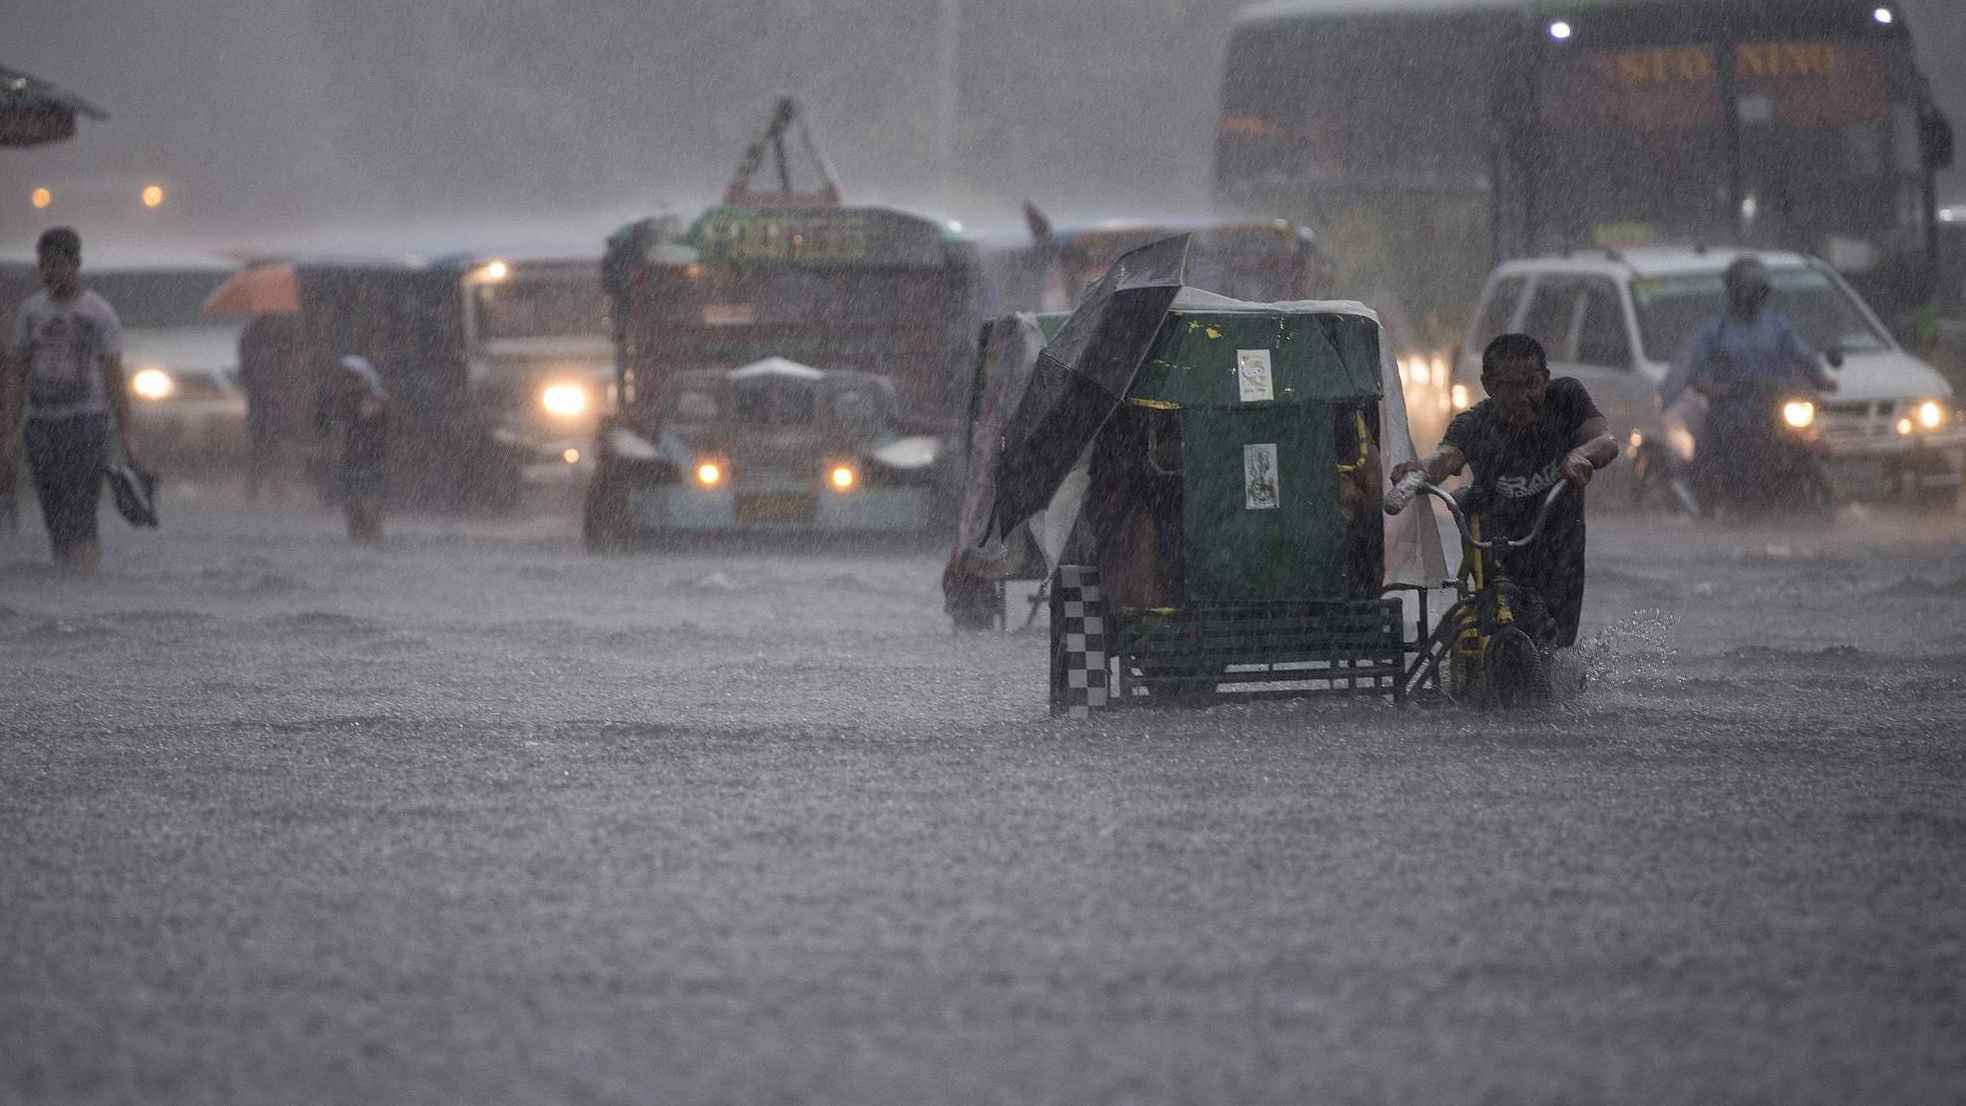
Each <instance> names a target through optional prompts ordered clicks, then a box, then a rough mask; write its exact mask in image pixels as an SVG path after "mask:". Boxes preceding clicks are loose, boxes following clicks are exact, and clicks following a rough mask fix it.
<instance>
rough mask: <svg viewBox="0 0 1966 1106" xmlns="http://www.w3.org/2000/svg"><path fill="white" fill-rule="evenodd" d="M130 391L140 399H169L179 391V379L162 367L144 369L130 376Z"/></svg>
mask: <svg viewBox="0 0 1966 1106" xmlns="http://www.w3.org/2000/svg"><path fill="white" fill-rule="evenodd" d="M130 391H132V392H135V393H136V394H137V398H139V399H148V400H159V399H169V398H171V395H172V394H173V393H174V392H176V391H177V381H175V380H172V379H171V374H170V373H167V372H165V371H164V370H162V369H143V370H140V371H139V372H138V373H137V374H136V375H135V376H133V377H131V378H130Z"/></svg>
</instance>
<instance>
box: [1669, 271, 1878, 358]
mask: <svg viewBox="0 0 1966 1106" xmlns="http://www.w3.org/2000/svg"><path fill="white" fill-rule="evenodd" d="M1769 283H1770V284H1771V285H1772V286H1773V288H1774V293H1773V295H1771V296H1770V297H1769V300H1768V309H1769V310H1771V311H1778V312H1781V313H1782V314H1783V315H1786V316H1788V319H1789V321H1790V322H1791V323H1794V324H1795V328H1796V330H1798V331H1800V332H1801V334H1802V338H1803V340H1804V341H1806V342H1808V343H1809V346H1810V348H1811V349H1814V350H1816V351H1818V352H1826V351H1828V350H1829V349H1831V348H1832V347H1834V348H1838V349H1841V350H1843V351H1844V352H1845V353H1876V352H1880V351H1882V350H1885V349H1889V348H1890V347H1889V345H1888V344H1887V342H1886V341H1885V338H1884V336H1883V335H1882V334H1879V333H1878V332H1877V329H1876V328H1875V327H1873V326H1872V325H1871V324H1870V321H1869V320H1868V319H1866V318H1865V317H1864V313H1863V311H1862V310H1861V309H1860V308H1859V307H1858V306H1857V304H1856V302H1855V301H1853V300H1852V299H1851V298H1850V294H1849V293H1848V292H1847V291H1845V290H1844V289H1843V287H1842V286H1841V285H1839V284H1837V283H1836V282H1835V281H1833V280H1831V279H1830V278H1829V276H1828V275H1827V274H1825V273H1822V272H1820V271H1818V270H1816V269H1802V268H1775V269H1772V270H1771V271H1770V272H1769ZM1632 302H1633V303H1634V304H1635V305H1636V306H1637V308H1638V332H1639V337H1640V339H1641V340H1642V341H1643V342H1644V344H1645V356H1646V357H1647V358H1648V359H1650V360H1653V361H1660V362H1670V361H1673V360H1675V359H1677V358H1678V357H1680V356H1681V355H1682V354H1683V353H1684V352H1685V350H1686V348H1687V346H1688V345H1689V344H1690V343H1691V342H1692V341H1693V335H1694V333H1695V332H1697V331H1698V330H1699V329H1700V327H1701V326H1702V325H1704V324H1705V323H1707V322H1708V321H1710V320H1712V319H1715V318H1718V317H1719V316H1720V314H1721V313H1722V312H1723V311H1725V310H1726V309H1727V292H1726V289H1725V287H1724V283H1723V276H1722V274H1721V272H1720V271H1718V270H1715V271H1713V272H1705V273H1687V274H1683V275H1676V276H1667V277H1648V278H1644V279H1641V280H1635V281H1633V282H1632Z"/></svg>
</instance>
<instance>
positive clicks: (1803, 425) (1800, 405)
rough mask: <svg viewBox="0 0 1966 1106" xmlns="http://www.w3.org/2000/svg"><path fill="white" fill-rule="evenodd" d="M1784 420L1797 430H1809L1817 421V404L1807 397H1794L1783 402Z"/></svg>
mask: <svg viewBox="0 0 1966 1106" xmlns="http://www.w3.org/2000/svg"><path fill="white" fill-rule="evenodd" d="M1782 421H1783V422H1785V423H1788V424H1789V425H1790V426H1792V427H1794V428H1796V429H1797V430H1807V429H1809V427H1810V426H1812V425H1813V424H1814V423H1815V421H1816V405H1815V404H1814V403H1811V402H1810V401H1808V400H1806V399H1792V400H1789V401H1788V402H1787V403H1784V404H1782Z"/></svg>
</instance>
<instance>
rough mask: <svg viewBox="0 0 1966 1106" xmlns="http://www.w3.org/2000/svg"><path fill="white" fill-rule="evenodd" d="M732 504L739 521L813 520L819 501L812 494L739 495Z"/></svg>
mask: <svg viewBox="0 0 1966 1106" xmlns="http://www.w3.org/2000/svg"><path fill="white" fill-rule="evenodd" d="M732 506H733V507H734V508H735V510H736V514H737V521H739V522H807V523H809V522H811V521H812V520H813V516H814V515H815V514H817V513H818V510H819V502H818V500H817V499H816V498H815V497H813V496H810V495H782V494H781V495H770V494H752V495H741V494H740V495H739V496H737V500H736V502H735V503H734V504H732Z"/></svg>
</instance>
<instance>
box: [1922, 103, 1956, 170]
mask: <svg viewBox="0 0 1966 1106" xmlns="http://www.w3.org/2000/svg"><path fill="white" fill-rule="evenodd" d="M1918 145H1919V150H1920V152H1921V153H1922V154H1923V156H1924V158H1925V167H1926V168H1927V169H1933V170H1938V169H1950V168H1952V161H1953V135H1952V120H1950V119H1947V118H1946V115H1945V112H1943V111H1940V110H1939V108H1938V105H1936V104H1931V103H1927V104H1925V105H1924V106H1923V107H1921V108H1920V109H1919V112H1918Z"/></svg>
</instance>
